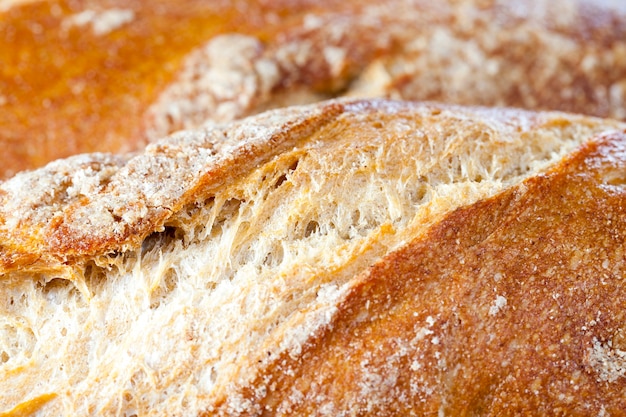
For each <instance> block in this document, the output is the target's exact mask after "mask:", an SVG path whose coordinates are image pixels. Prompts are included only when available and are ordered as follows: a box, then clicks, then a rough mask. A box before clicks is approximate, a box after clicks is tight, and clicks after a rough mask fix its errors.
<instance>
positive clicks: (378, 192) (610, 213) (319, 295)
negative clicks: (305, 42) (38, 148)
mask: <svg viewBox="0 0 626 417" xmlns="http://www.w3.org/2000/svg"><path fill="white" fill-rule="evenodd" d="M625 173H626V124H623V123H620V122H617V121H612V120H603V119H597V118H591V117H584V116H575V115H569V114H564V113H550V112H544V113H533V112H527V111H519V110H510V109H488V108H477V107H473V108H472V107H467V108H465V107H454V106H451V105H440V104H418V103H408V102H395V101H377V100H372V101H364V100H355V101H331V102H323V103H319V104H315V105H310V106H306V107H291V108H285V109H280V110H274V111H270V112H266V113H263V114H260V115H257V116H254V117H251V118H247V119H244V120H241V121H236V122H233V123H231V124H227V125H211V126H207V127H205V129H204V130H200V131H185V132H181V133H178V134H176V135H174V136H172V137H169V138H166V139H164V140H161V141H158V142H156V143H154V144H152V145H149V146H148V147H147V148H146V150H145V151H144V152H142V153H140V154H136V155H133V154H129V155H122V156H111V155H104V154H93V155H83V156H76V157H72V158H70V159H67V160H59V161H55V162H53V163H51V164H49V165H48V166H46V167H45V168H42V169H39V170H36V171H32V172H26V173H21V174H18V175H16V176H15V177H13V178H12V179H10V180H8V181H6V182H4V183H2V184H0V199H1V204H0V274H1V275H0V381H1V382H0V384H1V385H2V389H0V413H2V412H3V411H4V412H5V413H4V414H0V415H3V416H13V415H23V414H29V413H32V414H33V415H46V416H48V415H120V416H122V415H123V416H132V415H137V416H142V415H168V416H174V415H332V416H339V415H377V416H378V415H399V416H400V415H402V416H404V415H428V414H439V415H505V414H509V415H512V414H519V415H523V414H545V415H553V414H565V415H619V413H620V412H623V410H624V409H626V398H625V397H624V395H623V392H624V391H625V390H626V333H624V332H625V330H624V327H623V326H624V323H625V322H626V317H625V313H624V308H623V306H624V303H625V302H626V289H625V288H624V286H623V280H624V278H626V271H625V268H626V250H625V249H626V248H625V245H626V243H625V242H626V233H625V231H626V206H625V204H626V189H625V184H626V175H625Z"/></svg>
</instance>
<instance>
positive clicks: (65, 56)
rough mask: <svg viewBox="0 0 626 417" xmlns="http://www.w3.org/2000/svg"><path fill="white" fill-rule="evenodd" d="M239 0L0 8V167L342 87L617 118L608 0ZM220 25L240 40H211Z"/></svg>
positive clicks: (624, 92) (121, 144) (619, 53)
mask: <svg viewBox="0 0 626 417" xmlns="http://www.w3.org/2000/svg"><path fill="white" fill-rule="evenodd" d="M238 4H239V3H238ZM244 4H245V7H242V8H239V6H237V7H234V6H233V4H232V2H227V1H224V2H203V1H196V0H188V1H185V2H184V4H183V3H181V2H180V1H172V0H160V1H158V2H143V1H139V0H133V1H119V0H110V1H107V2H106V3H102V2H90V1H84V2H71V3H70V2H66V1H64V0H54V1H50V2H35V3H28V4H25V5H21V6H15V7H13V8H10V9H8V10H7V11H5V12H3V13H2V14H0V34H2V38H0V42H1V43H2V44H3V45H5V46H6V45H10V46H7V47H2V48H0V60H1V61H2V62H3V63H4V65H3V71H2V72H1V73H0V92H2V93H1V95H0V109H1V110H2V111H0V126H2V127H1V128H0V144H3V149H4V154H3V161H4V164H3V166H2V167H1V168H0V170H1V171H0V178H6V177H8V176H11V175H13V174H14V173H15V172H17V171H19V170H23V169H29V168H34V167H39V166H42V165H44V164H45V163H46V162H48V161H50V160H54V159H56V158H59V157H65V156H68V155H72V154H76V153H81V152H93V151H102V152H117V151H125V150H129V149H138V148H141V147H143V146H144V145H145V144H146V143H147V141H148V139H154V138H157V139H158V138H160V137H162V136H163V135H165V134H168V133H171V132H172V131H173V130H176V129H178V128H181V127H196V126H198V125H199V124H201V123H202V122H203V121H204V120H206V119H215V120H231V119H233V118H238V117H242V116H245V115H249V114H253V113H256V112H259V111H261V110H264V109H267V108H270V107H277V106H281V105H284V104H285V103H293V102H298V101H306V102H310V101H315V100H319V99H320V98H324V97H329V96H337V95H341V94H344V93H348V94H357V95H362V94H365V95H372V94H373V95H391V96H393V97H401V98H407V99H419V100H424V99H427V100H438V101H446V102H454V103H458V104H482V105H509V106H520V107H526V108H541V109H561V110H568V111H574V112H582V113H587V114H593V115H598V116H611V117H617V118H625V117H626V104H624V103H625V102H626V101H625V100H626V99H625V97H626V77H625V71H626V43H625V42H626V41H624V39H626V28H625V24H624V22H625V21H626V18H625V15H626V12H625V11H624V8H623V3H621V2H618V1H616V2H614V3H613V4H611V2H603V3H602V4H599V5H597V4H594V3H593V2H591V1H584V0H562V1H557V2H554V1H552V2H550V1H546V0H528V1H524V2H515V3H514V4H513V3H510V2H496V1H488V2H482V1H481V2H477V1H475V0H468V1H458V2H448V3H445V2H444V3H441V2H439V3H437V4H433V3H432V2H429V1H421V0H420V1H409V0H394V1H392V2H375V1H369V2H358V1H353V2H345V1H335V0H326V1H324V2H321V3H320V2H311V1H305V0H298V1H296V0H293V1H282V2H265V1H246V2H245V3H244ZM232 33H237V34H239V35H241V36H242V37H243V39H244V41H243V45H241V42H239V41H241V40H242V39H241V38H239V41H235V42H234V43H233V44H232V45H231V46H229V41H228V39H226V42H225V44H220V42H221V41H220V35H224V34H232ZM221 39H222V41H223V40H224V38H221ZM231 40H232V39H231ZM220 45H221V46H220ZM238 45H239V46H238ZM239 47H241V48H243V49H237V48H239ZM207 51H208V52H207ZM211 51H212V52H211ZM229 51H230V52H231V54H230V55H229V54H228V52H229ZM233 51H234V52H236V53H232V52H233ZM239 52H241V53H239ZM212 53H216V54H217V56H219V57H220V59H218V60H212V58H211V56H212V55H211V54H212ZM233 56H234V57H233ZM224 57H228V59H225V61H222V60H221V59H223V58H224ZM216 61H218V62H216ZM300 94H301V95H300Z"/></svg>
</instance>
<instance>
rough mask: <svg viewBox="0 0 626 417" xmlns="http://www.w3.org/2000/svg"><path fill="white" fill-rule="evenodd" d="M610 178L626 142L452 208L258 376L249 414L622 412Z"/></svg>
mask: <svg viewBox="0 0 626 417" xmlns="http://www.w3.org/2000/svg"><path fill="white" fill-rule="evenodd" d="M624 172H626V133H625V132H621V133H615V134H611V135H604V136H601V137H598V138H597V139H596V140H594V141H592V142H590V143H587V144H586V145H584V146H583V147H582V148H581V149H580V150H579V151H578V152H576V153H575V154H574V155H572V156H571V157H570V158H568V159H567V160H565V161H564V162H562V163H561V164H560V165H559V166H558V167H556V168H555V169H553V170H552V171H550V172H549V173H547V174H545V175H542V176H537V177H533V178H530V179H529V180H527V181H526V182H525V183H523V184H522V185H521V186H519V187H515V188H513V189H510V190H507V191H506V192H505V193H503V194H501V195H498V196H497V197H494V198H491V199H489V200H485V201H481V202H479V203H476V204H474V205H472V206H469V207H464V208H460V209H458V210H456V211H455V212H453V213H452V214H450V215H449V216H447V217H446V219H445V220H444V221H442V222H441V223H440V224H438V225H437V226H435V227H433V228H432V229H431V230H430V231H428V233H427V234H426V235H425V236H422V237H418V238H417V239H415V240H414V241H413V242H411V243H410V244H408V245H407V246H406V247H404V248H402V249H400V250H399V251H397V252H395V253H393V254H391V255H389V256H387V257H386V258H385V259H383V260H382V261H380V262H378V263H377V264H376V265H374V266H373V267H371V268H370V270H369V271H368V272H367V273H366V274H364V275H363V276H362V277H361V280H360V282H359V283H358V284H356V285H354V287H353V288H352V290H351V292H350V294H349V295H348V296H347V298H346V300H345V302H343V303H342V304H341V306H340V313H339V314H337V315H336V316H335V317H334V319H333V321H332V322H331V323H330V324H329V325H328V326H327V328H326V329H325V330H324V331H322V332H320V334H318V335H316V336H315V337H314V338H312V339H311V340H310V341H309V343H308V345H307V346H306V347H305V348H304V349H303V350H302V352H301V353H300V354H299V355H297V356H294V355H293V354H291V355H289V354H285V355H283V356H282V357H280V358H279V359H277V360H276V361H274V362H273V363H272V365H271V366H269V367H268V368H267V369H266V370H265V372H264V373H263V374H261V375H259V377H258V378H257V379H256V381H255V383H254V384H252V385H251V388H248V389H245V390H244V391H243V392H244V393H245V395H244V397H245V398H246V399H248V400H250V402H249V404H254V407H250V408H249V409H248V413H247V414H249V415H346V414H349V415H413V414H416V415H429V414H437V413H439V414H440V415H441V413H443V414H444V415H494V416H496V415H503V414H507V415H512V414H515V415H529V414H532V415H555V414H558V415H561V414H563V415H619V414H621V413H622V412H623V410H624V409H626V399H625V398H624V395H623V393H624V391H625V390H626V344H624V338H623V332H624V326H625V323H626V315H625V312H624V309H623V306H624V303H625V302H626V291H625V290H624V286H623V279H624V277H625V276H626V246H625V242H626V233H625V231H626V214H625V212H624V204H625V201H626V187H625V184H626V177H625V176H624ZM555 226H556V227H555ZM229 401H230V399H229V398H225V399H224V402H223V404H222V408H221V409H220V410H221V412H222V414H229V413H230V412H232V410H233V408H229V407H232V405H233V404H232V403H229ZM238 401H241V399H240V398H238ZM603 413H604V414H603Z"/></svg>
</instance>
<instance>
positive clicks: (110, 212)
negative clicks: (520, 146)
mask: <svg viewBox="0 0 626 417" xmlns="http://www.w3.org/2000/svg"><path fill="white" fill-rule="evenodd" d="M446 110H454V117H451V118H450V123H454V118H458V117H469V116H471V117H475V118H477V119H480V120H482V121H485V122H487V123H492V124H494V125H496V126H497V125H503V124H504V125H514V126H517V128H518V129H519V130H527V129H529V128H530V127H532V126H534V125H536V124H537V123H541V121H542V120H543V121H546V120H550V119H551V118H553V119H555V120H556V119H564V120H573V118H576V117H578V118H580V120H587V121H590V123H596V124H609V125H610V124H611V123H613V122H605V121H600V119H594V118H591V117H584V116H572V115H566V114H564V113H558V112H544V113H534V112H530V111H523V110H517V109H489V108H482V107H462V106H455V105H444V104H435V103H412V102H400V101H392V100H383V99H374V100H354V99H353V100H346V99H344V100H333V101H328V102H323V103H318V104H313V105H308V106H297V107H290V108H284V109H280V110H273V111H268V112H266V113H263V114H260V115H257V116H252V117H249V118H247V119H243V120H239V121H235V122H232V123H230V124H226V125H217V124H209V125H207V126H206V127H205V129H204V130H201V131H183V132H179V133H177V134H174V135H172V136H170V137H167V138H165V139H163V140H161V141H158V142H156V143H154V144H152V145H150V146H148V147H147V148H146V149H145V151H144V152H143V153H139V154H127V155H117V156H116V155H108V154H91V155H81V156H76V157H71V158H68V159H65V160H59V161H55V162H52V163H50V164H49V165H48V166H46V167H44V168H41V169H39V170H35V171H32V172H25V173H21V174H19V175H17V176H15V177H13V178H11V179H10V180H8V181H6V182H4V183H0V237H1V241H2V243H0V274H6V273H8V272H10V271H16V270H21V271H28V272H31V273H32V272H34V273H38V272H55V273H57V274H59V275H60V276H63V277H66V278H69V279H72V277H73V276H74V273H73V268H74V267H80V265H82V264H83V263H84V262H85V259H86V258H87V257H94V256H100V255H107V254H110V253H120V252H125V251H127V250H130V249H133V248H136V247H138V246H140V245H141V242H142V241H143V239H144V238H145V237H146V236H148V235H149V234H150V233H152V232H159V231H163V230H164V225H165V223H166V221H167V220H168V219H169V218H171V217H172V215H174V214H175V213H176V212H178V211H179V210H180V209H181V208H182V207H183V206H184V205H186V204H189V203H193V202H197V201H204V200H206V198H209V197H210V196H211V193H212V192H213V191H214V190H215V189H216V188H218V187H219V186H221V185H223V184H226V183H228V182H229V181H231V180H233V179H234V178H236V177H237V176H238V175H240V174H242V173H244V172H247V171H249V170H250V169H253V168H254V167H255V166H257V165H258V164H259V163H261V162H263V161H267V160H268V159H269V158H271V157H272V156H274V155H276V154H278V153H280V152H282V151H284V150H286V149H289V148H291V147H293V146H295V145H297V144H298V143H299V142H302V141H306V140H308V139H309V137H310V136H311V135H312V133H313V132H314V131H316V130H319V128H320V127H321V126H323V125H324V124H326V123H329V122H331V121H333V120H335V119H336V118H338V117H341V116H342V115H343V116H345V117H348V116H349V117H358V115H359V114H366V113H369V112H383V113H390V112H391V113H393V112H409V113H411V112H413V113H414V114H415V115H419V114H420V113H422V112H430V111H439V112H445V111H446ZM577 120H578V119H577ZM617 125H619V123H617V122H615V126H617ZM26 191H27V192H26Z"/></svg>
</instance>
